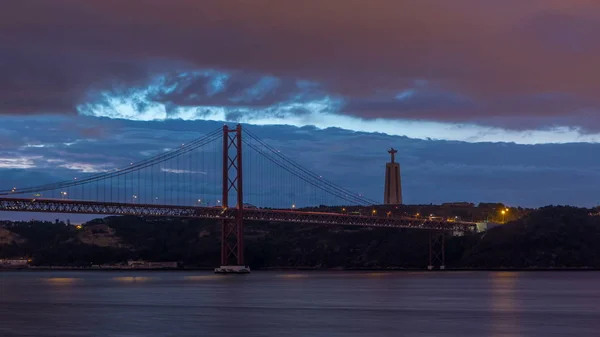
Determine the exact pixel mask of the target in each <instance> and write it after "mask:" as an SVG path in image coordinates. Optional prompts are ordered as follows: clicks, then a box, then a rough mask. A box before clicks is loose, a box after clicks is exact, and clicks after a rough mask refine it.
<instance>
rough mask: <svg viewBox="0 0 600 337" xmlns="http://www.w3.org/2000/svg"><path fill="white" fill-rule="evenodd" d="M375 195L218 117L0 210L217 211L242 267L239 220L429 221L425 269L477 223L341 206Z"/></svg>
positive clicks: (17, 193)
mask: <svg viewBox="0 0 600 337" xmlns="http://www.w3.org/2000/svg"><path fill="white" fill-rule="evenodd" d="M377 204H378V203H377V202H376V201H374V200H371V199H369V198H367V197H365V196H363V195H362V194H358V193H354V192H351V191H349V190H348V189H346V188H344V187H342V186H340V185H338V184H334V183H333V182H331V181H329V180H327V179H325V178H324V177H322V176H321V175H318V174H316V173H314V172H313V171H312V170H309V169H307V168H306V167H305V166H304V165H301V164H299V163H298V162H296V161H294V160H293V159H291V158H289V157H287V156H285V155H283V154H282V153H281V152H280V151H279V150H277V149H275V148H274V147H273V146H271V145H269V144H268V143H267V142H265V141H263V140H262V139H261V138H259V137H258V136H256V135H254V134H253V133H252V132H250V131H249V130H246V129H244V130H242V126H241V125H237V127H235V128H229V127H228V126H227V125H225V126H223V128H222V129H221V128H219V129H217V130H214V131H213V132H210V133H208V134H206V135H204V136H202V137H200V138H198V139H195V140H193V141H191V142H188V143H185V144H181V146H179V147H178V148H175V149H170V150H168V151H164V152H161V153H159V154H156V155H154V156H152V157H149V158H146V159H143V160H141V161H138V162H131V163H129V165H126V166H124V167H121V168H117V169H113V170H110V171H105V172H100V173H95V174H89V175H86V176H81V177H74V178H73V179H72V180H66V181H60V182H53V183H48V184H41V185H37V186H29V187H20V186H12V187H9V188H8V189H4V190H0V211H15V212H48V213H79V214H97V215H134V216H147V217H187V218H205V219H215V220H219V221H220V222H221V224H222V226H221V266H244V239H243V236H244V222H245V221H271V222H286V223H296V224H314V225H338V226H369V227H387V228H412V229H420V230H429V231H430V251H429V256H430V268H431V266H433V264H434V263H438V264H440V265H441V266H443V265H444V235H442V234H443V233H445V232H462V233H464V232H471V231H474V230H475V226H476V225H475V224H474V223H470V222H458V221H452V222H450V221H445V220H443V219H429V218H412V217H405V216H379V215H376V213H375V212H373V213H371V212H368V211H367V213H366V214H361V213H359V214H356V213H349V212H347V211H346V212H344V210H345V209H346V208H349V207H356V206H361V207H363V208H364V209H366V210H368V208H367V207H374V206H376V205H377ZM332 209H336V210H338V211H332ZM435 247H437V248H435Z"/></svg>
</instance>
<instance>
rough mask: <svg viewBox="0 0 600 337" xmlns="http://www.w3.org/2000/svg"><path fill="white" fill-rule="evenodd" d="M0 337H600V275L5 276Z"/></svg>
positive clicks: (0, 284)
mask: <svg viewBox="0 0 600 337" xmlns="http://www.w3.org/2000/svg"><path fill="white" fill-rule="evenodd" d="M0 336H2V337H12V336H65V337H67V336H103V337H104V336H119V337H134V336H136V337H137V336H140V337H142V336H144V337H146V336H148V337H152V336H457V337H458V336H460V337H465V336H540V337H547V336H578V337H582V336H600V273H597V272H522V273H518V272H395V273H378V272H376V273H370V272H254V273H253V274H251V275H236V276H218V275H214V274H211V273H207V272H131V271H123V272H113V271H100V272H58V271H57V272H54V271H53V272H40V271H37V272H0Z"/></svg>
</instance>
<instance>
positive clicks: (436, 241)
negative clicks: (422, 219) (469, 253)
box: [427, 230, 446, 270]
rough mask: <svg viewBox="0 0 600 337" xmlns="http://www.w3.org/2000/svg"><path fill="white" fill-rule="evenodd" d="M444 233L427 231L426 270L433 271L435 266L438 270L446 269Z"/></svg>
mask: <svg viewBox="0 0 600 337" xmlns="http://www.w3.org/2000/svg"><path fill="white" fill-rule="evenodd" d="M445 240H446V233H445V232H444V231H436V230H430V231H429V266H427V269H429V270H433V269H435V267H436V266H439V267H440V270H444V269H445V268H446V252H445V250H446V243H445Z"/></svg>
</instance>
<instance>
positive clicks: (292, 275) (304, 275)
mask: <svg viewBox="0 0 600 337" xmlns="http://www.w3.org/2000/svg"><path fill="white" fill-rule="evenodd" d="M275 277H277V278H282V279H301V278H307V277H308V275H307V274H279V275H275Z"/></svg>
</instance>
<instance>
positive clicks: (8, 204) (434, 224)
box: [0, 198, 476, 232]
mask: <svg viewBox="0 0 600 337" xmlns="http://www.w3.org/2000/svg"><path fill="white" fill-rule="evenodd" d="M0 211H13V212H46V213H75V214H98V215H134V216H149V217H181V218H203V219H234V218H235V216H236V213H237V209H235V208H229V209H224V208H221V207H195V206H173V205H151V204H130V203H113V202H95V201H82V200H61V199H32V198H0ZM243 214H244V220H246V221H274V222H290V223H305V224H322V225H344V226H346V225H348V226H363V227H388V228H414V229H429V230H444V231H460V232H472V231H475V229H476V224H475V223H472V222H449V221H443V220H429V219H417V218H407V217H401V218H394V217H389V218H388V217H379V216H361V215H349V214H339V213H326V212H302V211H297V210H295V211H292V210H277V209H244V212H243Z"/></svg>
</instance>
